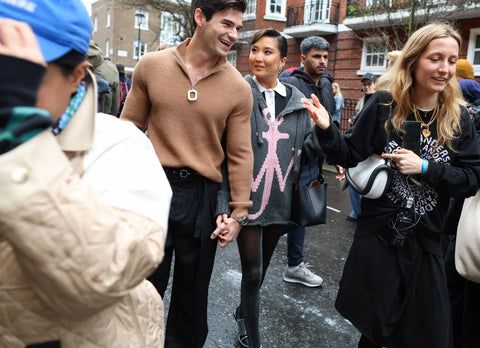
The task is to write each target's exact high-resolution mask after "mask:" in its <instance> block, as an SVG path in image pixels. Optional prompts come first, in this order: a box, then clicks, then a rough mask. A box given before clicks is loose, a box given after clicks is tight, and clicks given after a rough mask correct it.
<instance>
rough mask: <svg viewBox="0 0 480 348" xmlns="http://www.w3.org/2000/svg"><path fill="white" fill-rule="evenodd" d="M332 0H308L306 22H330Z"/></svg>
mask: <svg viewBox="0 0 480 348" xmlns="http://www.w3.org/2000/svg"><path fill="white" fill-rule="evenodd" d="M331 6H332V3H331V0H306V1H305V12H304V19H303V20H304V22H305V24H311V23H325V22H327V23H329V22H330V7H331Z"/></svg>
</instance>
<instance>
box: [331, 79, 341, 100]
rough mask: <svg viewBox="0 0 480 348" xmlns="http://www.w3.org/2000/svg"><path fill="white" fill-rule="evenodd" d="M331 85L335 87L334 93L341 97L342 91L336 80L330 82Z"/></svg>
mask: <svg viewBox="0 0 480 348" xmlns="http://www.w3.org/2000/svg"><path fill="white" fill-rule="evenodd" d="M332 87H335V88H336V89H337V93H335V95H338V96H340V97H342V98H343V96H342V91H341V90H340V85H339V84H338V83H336V82H334V83H332Z"/></svg>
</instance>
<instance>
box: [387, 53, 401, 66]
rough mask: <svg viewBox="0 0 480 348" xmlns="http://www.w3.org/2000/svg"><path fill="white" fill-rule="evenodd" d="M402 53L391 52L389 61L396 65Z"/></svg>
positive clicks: (388, 56)
mask: <svg viewBox="0 0 480 348" xmlns="http://www.w3.org/2000/svg"><path fill="white" fill-rule="evenodd" d="M400 53H401V51H390V52H388V54H387V59H388V60H389V61H391V62H392V63H395V61H396V60H397V58H398V57H399V56H400Z"/></svg>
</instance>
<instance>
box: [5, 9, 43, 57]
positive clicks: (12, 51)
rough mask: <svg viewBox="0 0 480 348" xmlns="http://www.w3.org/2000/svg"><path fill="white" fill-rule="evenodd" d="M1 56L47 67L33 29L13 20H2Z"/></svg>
mask: <svg viewBox="0 0 480 348" xmlns="http://www.w3.org/2000/svg"><path fill="white" fill-rule="evenodd" d="M0 54H3V55H6V56H11V57H16V58H21V59H25V60H29V61H31V62H33V63H37V64H40V65H43V66H46V65H47V63H46V62H45V59H43V54H42V51H41V50H40V46H39V45H38V42H37V38H36V37H35V34H34V33H33V31H32V28H30V26H29V25H28V24H27V23H23V22H18V21H14V20H12V19H6V18H0Z"/></svg>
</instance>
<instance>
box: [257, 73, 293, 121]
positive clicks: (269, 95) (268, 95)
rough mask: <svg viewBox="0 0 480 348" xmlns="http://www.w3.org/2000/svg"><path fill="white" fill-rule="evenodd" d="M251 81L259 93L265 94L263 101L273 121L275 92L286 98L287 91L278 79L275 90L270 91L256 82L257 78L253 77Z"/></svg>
mask: <svg viewBox="0 0 480 348" xmlns="http://www.w3.org/2000/svg"><path fill="white" fill-rule="evenodd" d="M253 80H254V81H255V83H256V84H257V87H258V89H259V90H260V93H263V92H265V101H266V102H267V107H268V111H269V112H270V117H271V119H272V121H275V116H276V113H275V92H277V93H278V94H280V95H281V96H282V97H286V96H287V89H286V88H285V85H284V84H282V83H281V82H280V81H279V80H278V79H277V85H276V86H275V88H272V89H267V88H265V87H263V86H262V85H261V84H260V83H259V82H258V81H257V78H256V77H255V76H254V77H253Z"/></svg>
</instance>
